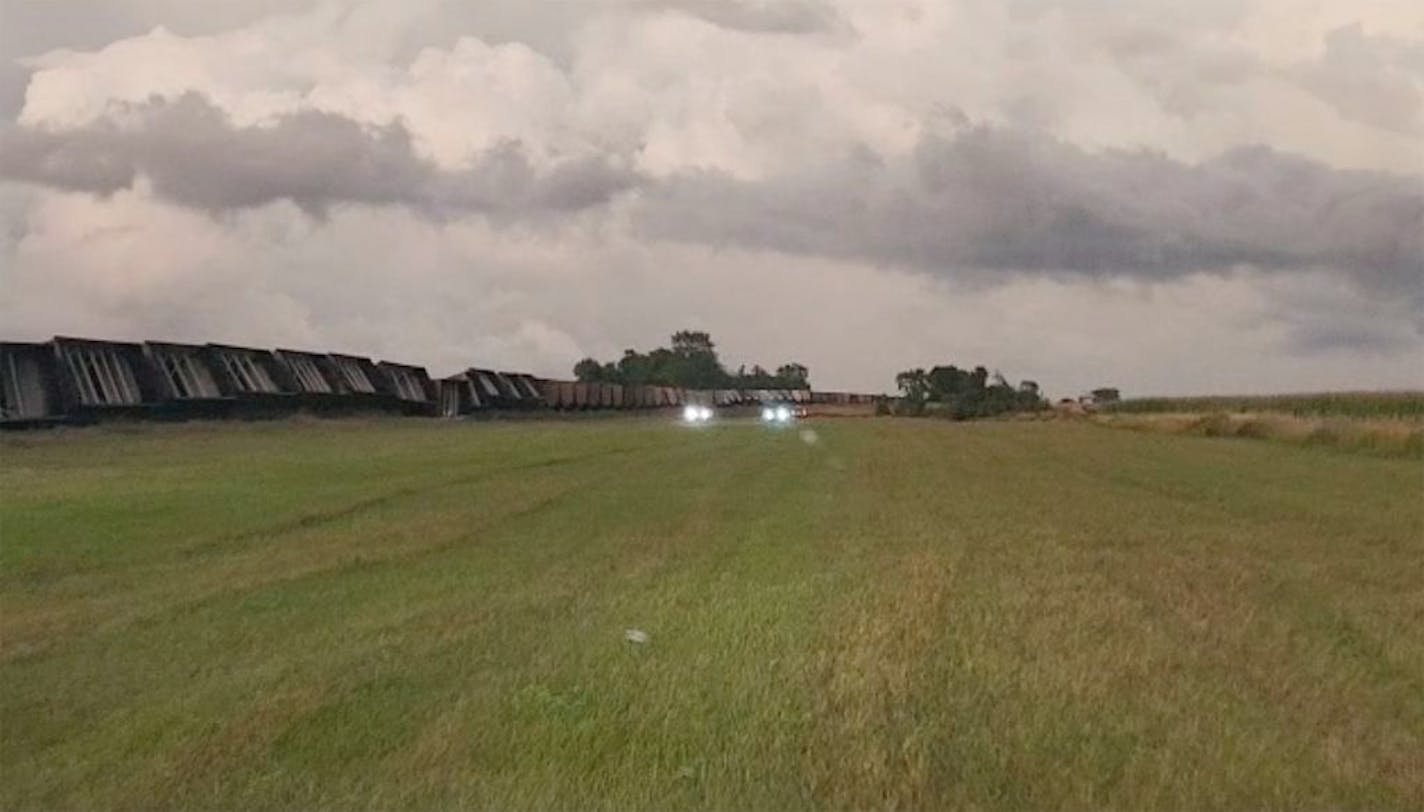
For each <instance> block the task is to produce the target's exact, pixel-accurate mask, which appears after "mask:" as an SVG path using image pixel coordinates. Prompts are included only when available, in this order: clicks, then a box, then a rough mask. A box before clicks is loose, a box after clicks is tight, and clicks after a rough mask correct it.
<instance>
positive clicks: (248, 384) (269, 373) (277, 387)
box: [204, 344, 298, 413]
mask: <svg viewBox="0 0 1424 812" xmlns="http://www.w3.org/2000/svg"><path fill="white" fill-rule="evenodd" d="M204 349H206V350H207V352H206V357H207V358H208V359H209V360H210V366H209V369H210V370H211V372H212V374H213V380H214V381H215V382H216V383H217V385H218V390H219V391H220V392H222V394H223V395H225V396H227V397H230V398H233V399H234V401H235V402H236V404H237V408H238V409H240V410H241V411H244V412H259V413H260V412H283V411H288V410H290V409H292V408H295V406H296V405H297V404H296V399H295V398H296V395H297V392H298V389H297V385H296V383H295V382H294V381H293V380H292V379H291V375H290V373H288V372H287V369H286V367H284V366H283V365H282V363H281V362H280V361H278V360H277V356H276V355H275V354H274V353H273V352H271V351H270V350H259V349H254V348H252V347H234V346H232V345H229V344H208V345H207V346H206V347H205V348H204Z"/></svg>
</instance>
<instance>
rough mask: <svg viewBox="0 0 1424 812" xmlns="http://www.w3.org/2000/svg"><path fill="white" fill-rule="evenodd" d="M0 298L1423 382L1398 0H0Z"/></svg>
mask: <svg viewBox="0 0 1424 812" xmlns="http://www.w3.org/2000/svg"><path fill="white" fill-rule="evenodd" d="M0 226H3V228H0V333H3V337H4V338H12V339H30V338H47V337H49V336H51V335H54V334H63V335H85V336H96V337H112V338H135V339H143V338H152V339H165V340H191V341H221V342H228V343H238V344H249V345H256V346H288V347H300V348H311V349H324V350H329V351H342V352H350V353H357V354H363V355H371V356H374V357H378V358H385V359H388V360H395V361H403V362H409V363H416V364H421V365H424V366H427V367H428V368H429V369H430V370H431V372H432V373H435V374H449V373H451V372H453V371H455V370H457V369H460V368H463V367H467V366H471V365H479V366H495V367H499V368H505V369H515V370H524V371H529V372H533V373H536V374H541V375H548V376H567V375H568V374H569V372H570V369H571V367H572V365H573V364H574V362H575V361H577V360H578V359H579V358H581V357H583V356H586V355H593V356H596V357H599V358H604V359H612V358H616V357H617V356H618V355H620V354H621V351H622V350H623V349H624V348H626V347H639V348H648V347H651V346H655V345H657V344H660V343H664V342H665V341H666V338H667V336H668V335H669V334H671V333H672V332H673V331H674V330H677V329H680V328H684V327H687V328H700V329H704V330H708V331H710V332H711V333H712V334H713V336H714V338H715V339H717V340H718V343H719V347H720V349H721V351H722V354H723V358H724V360H725V361H727V362H728V363H729V364H730V365H731V366H733V367H735V366H736V365H737V364H739V363H748V364H750V363H756V362H759V363H763V364H765V365H768V366H771V365H774V364H777V363H780V362H784V361H790V360H796V361H800V362H802V363H804V364H806V365H808V366H809V367H810V368H811V372H812V382H813V384H814V385H816V386H818V387H820V388H827V389H854V390H860V391H882V390H889V389H893V385H894V384H893V379H894V374H895V373H896V372H897V371H899V370H901V369H904V368H907V367H911V366H929V365H933V364H935V363H950V362H953V363H959V364H961V365H966V364H969V365H972V364H980V363H982V364H984V365H986V366H989V367H991V368H997V369H1000V370H1002V371H1003V372H1004V374H1005V375H1007V376H1008V377H1009V378H1011V379H1013V380H1019V379H1022V378H1031V379H1035V380H1037V381H1039V382H1040V383H1041V384H1042V385H1043V386H1044V387H1045V389H1046V390H1047V391H1048V392H1049V393H1050V394H1052V395H1055V396H1058V395H1070V394H1077V393H1078V392H1081V391H1084V390H1086V389H1089V388H1092V387H1095V386H1100V385H1116V386H1119V387H1121V388H1122V389H1123V390H1124V392H1125V393H1127V394H1149V393H1227V392H1254V391H1292V390H1294V391H1303V390H1320V389H1338V388H1378V387H1421V386H1424V5H1421V4H1419V3H1418V2H1417V0H1408V1H1406V0H1398V1H1397V2H1396V1H1395V0H1365V1H1363V2H1358V1H1357V2H1339V1H1338V0H1335V1H1327V0H1192V2H1182V1H1181V0H1175V1H1174V2H1164V1H1163V0H1137V1H1136V2H1133V3H1119V2H1112V1H1111V0H1074V1H1073V2H1069V0H784V2H773V1H772V0H605V1H604V2H597V1H596V0H563V2H547V3H530V2H527V0H484V1H483V2H480V3H467V2H455V1H454V0H448V1H446V0H373V2H338V1H337V0H331V1H329V2H300V1H297V0H210V1H206V2H205V1H201V0H105V2H102V3H99V2H79V0H0Z"/></svg>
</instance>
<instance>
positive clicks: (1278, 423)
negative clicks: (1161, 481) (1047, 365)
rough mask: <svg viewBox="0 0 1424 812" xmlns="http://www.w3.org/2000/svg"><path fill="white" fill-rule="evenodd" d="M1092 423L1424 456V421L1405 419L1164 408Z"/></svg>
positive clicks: (1102, 417)
mask: <svg viewBox="0 0 1424 812" xmlns="http://www.w3.org/2000/svg"><path fill="white" fill-rule="evenodd" d="M1093 422H1095V423H1098V424H1099V425H1104V426H1109V427H1112V428H1121V429H1135V430H1137V431H1150V432H1155V433H1159V434H1186V435H1194V436H1197V437H1239V438H1243V439H1253V440H1276V441H1280V442H1287V443H1292V444H1294V445H1302V446H1317V447H1322V448H1332V449H1336V450H1340V451H1356V452H1363V453H1367V454H1374V455H1377V456H1387V457H1416V458H1424V423H1421V422H1420V421H1418V420H1411V419H1407V418H1381V419H1365V418H1360V417H1303V416H1299V415H1294V414H1273V413H1269V412H1252V413H1237V414H1228V413H1226V412H1211V413H1207V414H1194V413H1183V412H1168V413H1160V414H1158V413H1147V414H1105V415H1096V416H1094V418H1093Z"/></svg>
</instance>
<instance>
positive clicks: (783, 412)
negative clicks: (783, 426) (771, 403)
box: [776, 406, 791, 423]
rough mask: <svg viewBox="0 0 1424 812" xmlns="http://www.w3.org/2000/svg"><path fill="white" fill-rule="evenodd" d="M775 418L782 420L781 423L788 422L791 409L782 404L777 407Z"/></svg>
mask: <svg viewBox="0 0 1424 812" xmlns="http://www.w3.org/2000/svg"><path fill="white" fill-rule="evenodd" d="M776 419H777V420H780V421H781V422H783V423H787V422H790V420H791V410H790V409H788V408H786V407H785V406H782V407H780V408H778V409H777V410H776Z"/></svg>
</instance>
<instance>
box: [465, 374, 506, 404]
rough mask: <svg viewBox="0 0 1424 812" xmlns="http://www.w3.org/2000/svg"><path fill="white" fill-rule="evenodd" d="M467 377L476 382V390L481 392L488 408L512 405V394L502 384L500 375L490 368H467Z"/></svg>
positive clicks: (481, 398)
mask: <svg viewBox="0 0 1424 812" xmlns="http://www.w3.org/2000/svg"><path fill="white" fill-rule="evenodd" d="M464 374H465V377H467V378H469V379H470V382H471V383H473V384H474V386H475V391H476V392H477V393H478V394H479V396H480V400H481V401H482V402H483V403H484V404H485V406H486V407H487V408H502V407H506V406H509V405H511V404H510V401H509V397H510V395H509V394H508V393H507V391H506V389H505V387H504V386H503V385H501V383H500V381H499V376H498V375H497V374H496V373H494V372H492V371H490V370H488V369H475V368H474V367H471V368H470V369H467V370H465V373H464Z"/></svg>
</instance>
